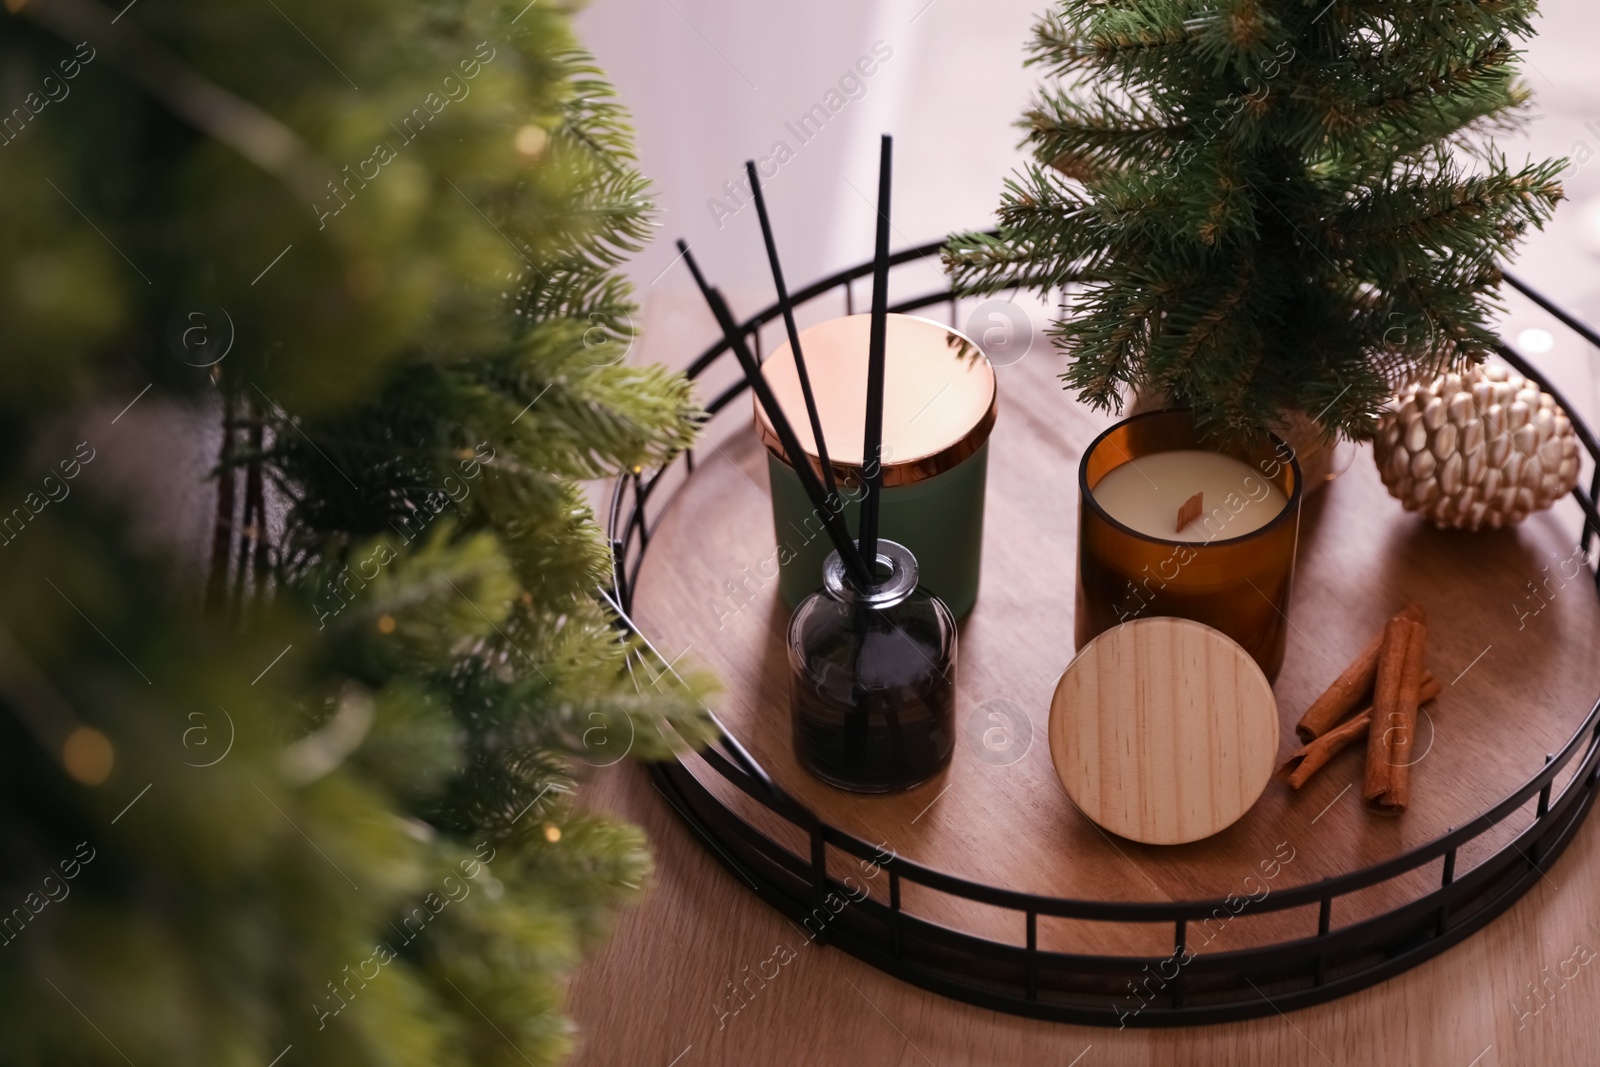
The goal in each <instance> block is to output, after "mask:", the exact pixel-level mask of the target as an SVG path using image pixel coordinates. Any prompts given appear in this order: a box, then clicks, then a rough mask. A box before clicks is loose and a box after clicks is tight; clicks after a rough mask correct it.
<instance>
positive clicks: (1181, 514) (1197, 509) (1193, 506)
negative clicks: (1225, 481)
mask: <svg viewBox="0 0 1600 1067" xmlns="http://www.w3.org/2000/svg"><path fill="white" fill-rule="evenodd" d="M1205 497H1206V495H1205V494H1204V493H1196V494H1195V495H1194V496H1192V497H1190V498H1189V499H1188V500H1185V501H1184V502H1183V506H1182V507H1181V508H1179V509H1178V525H1177V527H1176V528H1174V530H1173V533H1182V532H1183V528H1184V527H1185V526H1187V525H1189V524H1190V523H1191V522H1193V521H1194V520H1196V519H1198V518H1199V517H1200V513H1201V512H1202V511H1204V510H1205V509H1206V503H1205Z"/></svg>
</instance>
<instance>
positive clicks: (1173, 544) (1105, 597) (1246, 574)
mask: <svg viewBox="0 0 1600 1067" xmlns="http://www.w3.org/2000/svg"><path fill="white" fill-rule="evenodd" d="M1193 452H1212V453H1221V454H1222V456H1226V457H1231V460H1232V461H1234V462H1236V463H1238V464H1240V465H1241V466H1238V467H1235V466H1234V463H1233V462H1228V461H1225V460H1221V459H1213V458H1212V457H1194V456H1187V457H1186V456H1183V455H1172V454H1173V453H1193ZM1157 456H1159V457H1160V459H1157V460H1153V461H1152V462H1150V463H1148V464H1147V465H1141V464H1140V460H1141V459H1146V458H1148V457H1157ZM1196 460H1198V462H1196ZM1113 472H1116V474H1115V476H1114V477H1113V478H1112V479H1111V482H1110V483H1108V484H1107V492H1106V499H1105V500H1104V501H1102V500H1098V499H1096V497H1095V487H1096V486H1099V485H1101V484H1102V482H1103V481H1105V479H1106V478H1107V476H1108V475H1112V474H1113ZM1300 480H1301V479H1300V465H1299V464H1298V463H1297V462H1296V460H1295V458H1294V451H1293V449H1291V448H1290V447H1289V446H1288V445H1287V444H1285V443H1284V442H1283V441H1282V440H1281V439H1279V438H1277V437H1274V436H1270V435H1269V436H1268V437H1266V438H1264V439H1263V440H1262V441H1261V442H1260V443H1258V444H1254V445H1242V446H1235V447H1230V448H1224V447H1222V446H1220V445H1219V444H1217V443H1216V442H1214V441H1206V440H1202V439H1201V437H1200V435H1199V433H1198V432H1197V431H1196V429H1195V424H1194V418H1193V416H1192V415H1191V414H1190V413H1189V412H1188V411H1183V410H1166V411H1151V412H1147V413H1145V414H1143V415H1135V416H1134V417H1132V418H1130V419H1127V420H1125V421H1123V422H1119V423H1117V424H1116V425H1115V426H1113V427H1111V428H1110V429H1109V430H1107V431H1106V432H1105V433H1102V434H1101V435H1100V436H1099V437H1097V438H1095V440H1094V443H1093V444H1091V445H1090V446H1089V448H1088V450H1087V451H1086V452H1084V454H1083V460H1082V462H1081V463H1079V465H1078V496H1079V499H1078V601H1077V613H1076V618H1075V623H1076V625H1075V638H1076V642H1077V647H1079V648H1082V647H1083V646H1084V645H1086V644H1087V643H1088V642H1089V641H1091V640H1092V639H1093V638H1095V637H1096V636H1098V635H1099V634H1101V633H1103V632H1104V631H1106V630H1109V629H1110V628H1111V627H1113V626H1116V625H1118V624H1119V623H1123V622H1129V621H1132V620H1133V619H1140V618H1147V617H1150V616H1154V615H1172V616H1177V617H1178V618H1183V619H1193V620H1195V621H1196V622H1203V623H1205V624H1206V625H1207V626H1211V627H1214V628H1215V629H1218V630H1221V631H1222V632H1223V633H1225V634H1227V635H1228V636H1229V637H1231V638H1233V639H1234V640H1235V641H1237V642H1239V644H1241V645H1243V646H1244V648H1245V650H1246V651H1248V652H1249V653H1250V655H1251V656H1253V657H1254V658H1255V661H1256V662H1257V663H1258V664H1260V665H1261V669H1262V671H1264V672H1265V673H1266V675H1267V677H1268V678H1269V679H1271V678H1276V677H1277V675H1278V670H1279V669H1280V668H1281V667H1282V666H1283V654H1284V648H1285V645H1286V643H1287V638H1288V612H1289V587H1290V584H1291V583H1292V581H1293V579H1294V556H1295V546H1296V543H1297V541H1298V539H1299V536H1300V495H1301V494H1300ZM1191 482H1192V483H1193V484H1191ZM1119 483H1120V484H1119ZM1202 483H1203V484H1202ZM1196 492H1202V493H1203V498H1202V508H1201V511H1200V514H1199V515H1198V516H1197V517H1196V518H1194V519H1193V520H1192V521H1190V522H1189V523H1188V524H1186V525H1185V526H1184V527H1183V528H1182V529H1181V530H1180V529H1179V528H1178V526H1177V519H1178V509H1179V507H1180V506H1181V505H1182V503H1183V502H1184V501H1186V500H1188V499H1189V498H1190V497H1191V496H1192V495H1193V494H1194V493H1196ZM1169 509H1170V510H1169ZM1274 509H1275V513H1272V512H1273V511H1274ZM1166 514H1170V516H1171V519H1170V520H1169V521H1168V522H1167V523H1166V524H1165V525H1161V524H1159V522H1158V520H1157V519H1156V518H1153V517H1152V516H1161V515H1166ZM1119 516H1120V518H1119Z"/></svg>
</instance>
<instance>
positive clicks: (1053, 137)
mask: <svg viewBox="0 0 1600 1067" xmlns="http://www.w3.org/2000/svg"><path fill="white" fill-rule="evenodd" d="M1536 6H1537V5H1536V4H1535V3H1534V2H1533V0H1494V2H1487V0H1415V2H1409V0H1408V2H1405V3H1398V2H1392V0H1061V2H1059V3H1057V4H1056V5H1055V6H1054V9H1053V10H1052V12H1051V13H1050V14H1049V15H1048V16H1046V17H1045V18H1044V19H1043V21H1042V22H1041V23H1040V24H1039V26H1038V28H1037V31H1036V33H1035V36H1034V40H1033V44H1032V50H1031V52H1032V54H1031V58H1030V60H1029V61H1030V62H1031V63H1034V64H1037V65H1039V66H1041V67H1043V68H1044V69H1045V70H1047V71H1048V72H1049V73H1050V75H1051V76H1052V77H1054V78H1055V79H1057V83H1058V84H1057V85H1056V86H1055V87H1053V88H1050V89H1048V90H1046V91H1045V92H1044V93H1043V95H1042V96H1041V97H1040V98H1039V99H1038V100H1037V102H1036V103H1035V105H1034V107H1033V109H1032V110H1031V112H1030V113H1029V115H1028V117H1027V119H1026V120H1025V121H1024V123H1023V126H1024V128H1026V129H1027V130H1028V139H1027V140H1028V143H1029V144H1030V145H1031V146H1032V149H1033V154H1034V158H1035V160H1036V162H1035V164H1034V165H1032V166H1030V167H1029V168H1028V169H1027V170H1026V171H1025V172H1024V173H1021V174H1019V175H1017V176H1016V177H1014V178H1013V179H1012V180H1011V181H1009V182H1008V183H1007V188H1006V193H1005V196H1004V199H1003V202H1002V204H1001V208H1000V213H999V214H1000V232H999V236H998V238H993V237H987V236H984V235H981V234H968V235H964V236H961V237H958V238H956V239H955V240H954V241H953V242H952V244H951V247H950V249H949V251H948V253H947V257H946V258H947V263H948V265H949V266H950V268H951V269H952V271H953V273H954V275H955V278H956V280H957V282H958V283H959V284H961V285H963V286H965V287H967V288H968V289H969V290H970V291H993V290H996V289H1004V288H1009V287H1012V286H1023V287H1026V288H1030V289H1037V290H1039V291H1040V292H1042V293H1045V294H1050V293H1054V292H1058V291H1060V290H1061V289H1062V287H1063V286H1066V285H1068V284H1071V283H1082V288H1081V289H1080V290H1079V291H1077V293H1076V294H1075V295H1074V296H1073V297H1072V298H1071V299H1070V300H1069V303H1068V305H1067V306H1066V307H1065V308H1064V309H1063V317H1062V318H1061V319H1060V321H1058V322H1057V324H1056V326H1055V329H1054V331H1053V332H1054V336H1055V338H1056V340H1057V342H1058V343H1059V344H1060V345H1061V346H1062V347H1063V348H1064V349H1065V351H1066V352H1067V353H1068V355H1069V356H1070V357H1071V365H1070V368H1069V370H1068V371H1067V373H1066V374H1065V375H1064V376H1063V377H1064V378H1065V379H1066V380H1067V382H1068V383H1069V385H1071V386H1072V387H1074V388H1076V389H1077V390H1078V391H1079V392H1080V394H1081V396H1082V397H1083V399H1084V400H1086V401H1087V402H1089V403H1091V404H1094V405H1096V406H1099V407H1111V406H1120V403H1121V392H1122V390H1123V389H1124V388H1125V387H1133V388H1135V389H1138V390H1141V391H1149V392H1151V393H1152V394H1155V395H1165V396H1167V397H1169V398H1171V399H1173V400H1175V401H1178V402H1181V403H1187V404H1191V405H1193V406H1194V407H1195V409H1196V410H1197V412H1199V413H1200V415H1201V416H1202V417H1203V418H1205V419H1207V420H1209V421H1210V422H1211V423H1212V424H1213V425H1214V426H1216V427H1217V428H1219V429H1221V430H1223V431H1224V432H1226V433H1229V434H1234V435H1238V434H1247V433H1250V432H1252V431H1256V430H1259V429H1260V428H1262V427H1263V426H1265V425H1267V424H1269V423H1271V422H1272V421H1273V420H1275V419H1276V418H1278V417H1279V416H1280V415H1283V414H1284V413H1288V412H1295V411H1299V412H1302V413H1305V414H1310V415H1312V416H1318V417H1320V418H1321V419H1322V420H1323V421H1324V424H1325V426H1326V427H1327V429H1328V431H1329V432H1332V431H1335V430H1340V431H1343V432H1344V433H1346V434H1348V435H1350V436H1353V437H1358V438H1359V437H1370V436H1371V433H1372V425H1373V419H1374V418H1375V416H1376V412H1377V409H1378V407H1379V406H1380V405H1381V404H1382V403H1383V401H1384V399H1385V398H1386V397H1387V396H1388V395H1389V394H1390V392H1391V390H1392V389H1393V387H1394V386H1395V385H1396V384H1397V383H1399V382H1401V381H1404V380H1407V379H1409V378H1412V377H1416V376H1419V375H1424V374H1428V373H1431V372H1436V371H1437V370H1438V369H1439V368H1440V367H1441V366H1442V365H1444V364H1448V363H1457V362H1461V361H1472V360H1476V359H1479V358H1481V357H1482V356H1483V355H1485V354H1486V353H1487V352H1489V351H1490V350H1491V349H1492V346H1493V345H1494V343H1495V338H1494V336H1493V334H1492V333H1491V331H1490V329H1489V322H1490V316H1491V313H1492V312H1493V311H1494V310H1495V307H1496V305H1495V303H1494V293H1495V289H1496V287H1497V286H1498V284H1499V281H1500V275H1499V270H1498V267H1497V261H1498V259H1499V258H1500V257H1501V256H1503V255H1505V254H1506V253H1507V252H1508V251H1509V250H1510V248H1511V247H1512V245H1513V244H1514V243H1515V241H1516V240H1517V238H1518V237H1519V236H1520V235H1521V234H1522V233H1523V232H1524V230H1525V229H1526V227H1527V226H1528V225H1529V224H1535V225H1542V224H1543V222H1544V220H1545V219H1547V218H1548V217H1549V214H1550V212H1551V210H1552V209H1553V207H1554V204H1555V202H1556V201H1557V200H1558V199H1560V196H1561V191H1560V186H1559V185H1558V184H1557V183H1556V181H1555V175H1556V174H1557V172H1558V171H1559V169H1560V164H1559V163H1548V162H1547V163H1537V164H1529V165H1527V166H1524V167H1521V168H1519V169H1513V168H1511V167H1509V166H1508V165H1507V163H1506V161H1505V159H1504V158H1503V157H1502V156H1500V155H1499V154H1498V153H1497V152H1496V151H1495V149H1494V147H1493V143H1492V140H1490V139H1489V137H1488V136H1487V135H1488V134H1490V133H1492V132H1493V131H1494V130H1495V129H1497V128H1502V127H1503V126H1504V125H1505V123H1506V122H1507V121H1508V120H1509V119H1510V118H1511V117H1513V116H1514V114H1515V112H1516V111H1517V110H1518V109H1519V108H1520V107H1521V105H1523V104H1524V103H1525V102H1526V100H1527V97H1528V94H1527V91H1526V89H1525V88H1523V87H1522V86H1521V85H1520V84H1519V83H1518V82H1517V81H1516V77H1515V73H1516V61H1517V52H1516V51H1515V49H1514V47H1513V45H1512V43H1511V42H1512V41H1513V40H1514V39H1515V38H1518V37H1526V36H1528V35H1529V34H1531V32H1532V29H1531V26H1530V21H1529V20H1530V19H1531V18H1532V17H1533V15H1534V13H1535V10H1536Z"/></svg>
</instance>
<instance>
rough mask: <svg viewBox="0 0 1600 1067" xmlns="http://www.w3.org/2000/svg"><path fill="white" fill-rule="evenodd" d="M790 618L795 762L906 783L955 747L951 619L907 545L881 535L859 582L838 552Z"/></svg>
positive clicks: (891, 786)
mask: <svg viewBox="0 0 1600 1067" xmlns="http://www.w3.org/2000/svg"><path fill="white" fill-rule="evenodd" d="M822 576H823V588H822V591H821V592H818V593H813V594H811V595H810V596H809V597H807V598H806V599H805V600H803V601H802V602H801V603H800V606H799V607H798V608H796V609H795V612H794V615H793V616H792V617H791V619H790V621H789V640H788V644H789V668H790V708H791V713H792V717H793V727H794V751H795V757H796V758H797V759H798V760H799V762H800V765H801V766H803V767H804V768H805V769H806V770H808V771H810V772H811V773H812V774H814V775H816V776H817V777H818V778H820V779H822V780H823V781H824V782H827V783H828V784H829V785H833V786H837V787H838V788H840V789H848V790H851V791H853V792H858V793H889V792H894V791H897V790H901V789H909V788H911V787H912V786H914V785H918V784H920V783H921V782H924V781H926V780H927V779H929V778H931V777H933V776H934V775H935V774H937V773H938V772H939V771H940V770H942V769H943V768H944V767H945V766H946V765H948V764H949V762H950V754H951V752H952V751H953V749H954V747H955V693H956V687H955V670H956V627H955V618H954V617H953V616H952V615H951V613H950V609H949V608H948V607H946V606H945V603H944V601H942V600H940V599H939V598H938V597H937V596H935V595H934V594H933V593H931V592H929V591H928V589H927V588H926V587H923V586H919V585H918V581H917V561H916V559H915V557H913V556H912V554H911V552H910V551H909V550H908V549H906V548H905V547H904V546H902V545H899V544H897V543H895V542H893V541H885V540H879V541H878V548H877V574H876V577H877V581H876V583H875V584H873V585H872V586H870V587H867V588H862V587H860V585H859V584H858V583H857V582H856V581H854V580H853V579H851V577H850V576H849V575H848V574H847V573H846V571H845V567H844V564H843V562H842V561H841V560H840V558H839V554H838V553H837V552H833V553H831V554H829V556H828V557H827V560H826V562H825V563H824V564H823V570H822Z"/></svg>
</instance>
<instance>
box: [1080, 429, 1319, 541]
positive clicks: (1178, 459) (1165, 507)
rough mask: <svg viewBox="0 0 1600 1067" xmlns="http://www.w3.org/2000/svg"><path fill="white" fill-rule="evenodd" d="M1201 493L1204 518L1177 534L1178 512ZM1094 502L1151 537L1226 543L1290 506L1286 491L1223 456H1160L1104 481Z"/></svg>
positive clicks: (1111, 474) (1192, 453) (1197, 453)
mask: <svg viewBox="0 0 1600 1067" xmlns="http://www.w3.org/2000/svg"><path fill="white" fill-rule="evenodd" d="M1196 493H1203V494H1204V497H1203V501H1202V504H1203V506H1202V508H1201V511H1200V516H1199V517H1198V518H1196V519H1195V520H1193V521H1192V522H1190V523H1189V524H1188V525H1187V526H1185V527H1184V528H1183V529H1182V530H1179V529H1177V528H1176V527H1177V525H1178V509H1179V508H1181V507H1182V506H1183V504H1184V502H1185V501H1186V500H1188V499H1189V498H1190V497H1192V496H1194V495H1195V494H1196ZM1094 499H1095V501H1096V502H1097V503H1099V505H1100V506H1101V507H1102V508H1104V509H1105V512H1106V514H1108V515H1110V516H1111V517H1112V518H1113V519H1116V520H1117V521H1118V522H1120V523H1122V525H1124V526H1127V527H1130V528H1131V529H1134V530H1137V531H1138V532H1139V533H1142V534H1144V535H1145V536H1147V537H1159V538H1162V539H1163V540H1167V541H1187V542H1205V541H1224V540H1228V539H1229V538H1234V537H1242V536H1244V535H1245V534H1247V533H1251V532H1253V531H1255V530H1259V529H1261V527H1263V526H1265V525H1266V524H1267V523H1269V522H1271V521H1272V520H1273V519H1275V518H1277V517H1278V515H1279V514H1280V513H1281V512H1282V511H1283V509H1284V508H1285V507H1286V506H1287V505H1288V503H1289V499H1288V497H1286V496H1284V494H1283V491H1282V490H1281V489H1279V488H1278V487H1277V486H1276V485H1274V484H1273V483H1272V482H1271V481H1269V480H1268V479H1267V477H1266V475H1264V474H1263V473H1262V472H1260V471H1258V470H1256V469H1255V468H1254V467H1252V466H1250V465H1249V464H1248V463H1244V462H1242V461H1240V460H1237V459H1234V458H1233V457H1232V456H1225V455H1223V454H1222V453H1220V452H1204V451H1199V450H1186V451H1179V452H1157V453H1155V454H1154V455H1149V456H1141V457H1140V458H1138V459H1136V460H1134V461H1132V462H1130V463H1124V464H1123V465H1122V466H1120V467H1118V468H1116V469H1115V470H1113V471H1110V472H1109V473H1107V474H1106V475H1105V477H1103V478H1101V479H1100V484H1098V485H1096V486H1095V487H1094Z"/></svg>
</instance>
